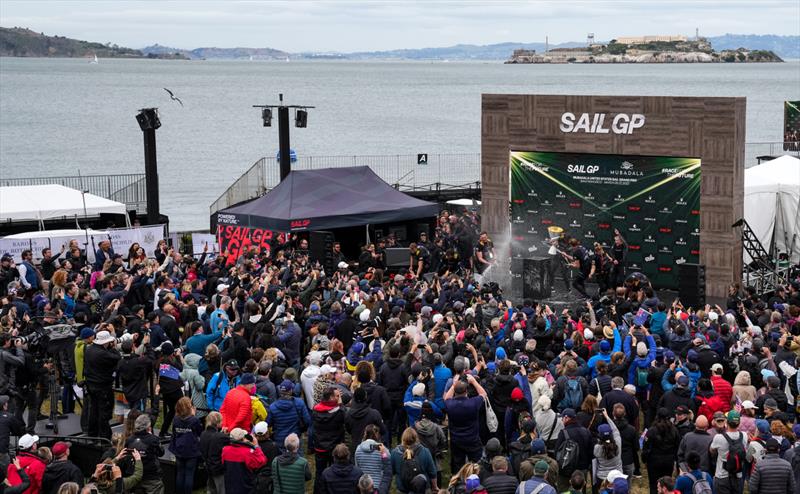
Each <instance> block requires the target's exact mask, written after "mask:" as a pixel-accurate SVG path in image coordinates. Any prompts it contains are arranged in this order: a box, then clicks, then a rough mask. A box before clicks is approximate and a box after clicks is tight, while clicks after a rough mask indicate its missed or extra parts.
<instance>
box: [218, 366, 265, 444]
mask: <svg viewBox="0 0 800 494" xmlns="http://www.w3.org/2000/svg"><path fill="white" fill-rule="evenodd" d="M255 389H256V376H254V375H253V374H249V373H248V374H242V377H241V379H240V380H239V384H238V385H237V386H236V387H235V388H233V389H232V390H230V391H228V393H227V394H226V395H225V399H224V400H223V401H222V406H220V407H219V413H221V414H222V428H223V429H224V430H228V431H232V430H233V429H236V428H237V427H238V428H240V429H244V430H247V431H249V430H250V427H251V426H252V422H253V400H252V396H253V394H254V393H255Z"/></svg>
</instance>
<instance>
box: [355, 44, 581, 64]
mask: <svg viewBox="0 0 800 494" xmlns="http://www.w3.org/2000/svg"><path fill="white" fill-rule="evenodd" d="M578 46H583V43H576V42H568V43H561V44H551V45H549V48H550V49H551V50H552V49H553V48H575V47H578ZM517 49H522V50H536V51H544V50H545V44H544V43H514V42H507V43H496V44H493V45H454V46H447V47H443V48H417V49H400V50H387V51H364V52H355V53H347V54H346V56H347V58H350V59H357V60H366V59H402V60H505V59H506V58H508V54H509V53H511V52H512V51H513V50H517Z"/></svg>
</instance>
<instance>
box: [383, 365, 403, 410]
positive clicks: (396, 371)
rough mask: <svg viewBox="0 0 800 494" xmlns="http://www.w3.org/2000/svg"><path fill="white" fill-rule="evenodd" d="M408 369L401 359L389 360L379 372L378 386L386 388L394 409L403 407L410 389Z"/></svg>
mask: <svg viewBox="0 0 800 494" xmlns="http://www.w3.org/2000/svg"><path fill="white" fill-rule="evenodd" d="M408 375H409V371H408V367H406V366H405V365H403V361H402V360H400V359H399V358H389V359H386V361H385V362H383V365H381V370H380V371H378V384H380V385H381V386H383V387H384V388H386V393H387V394H388V395H389V401H391V403H392V408H398V407H402V406H403V395H404V393H405V391H406V387H408Z"/></svg>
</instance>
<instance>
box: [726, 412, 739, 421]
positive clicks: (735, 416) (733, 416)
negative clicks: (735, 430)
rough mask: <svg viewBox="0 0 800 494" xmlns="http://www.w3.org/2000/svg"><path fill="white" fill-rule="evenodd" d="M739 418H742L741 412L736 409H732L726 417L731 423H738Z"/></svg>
mask: <svg viewBox="0 0 800 494" xmlns="http://www.w3.org/2000/svg"><path fill="white" fill-rule="evenodd" d="M739 418H740V416H739V412H737V411H736V410H731V411H730V412H728V415H726V417H725V419H726V420H727V421H728V422H729V423H731V424H738V423H739Z"/></svg>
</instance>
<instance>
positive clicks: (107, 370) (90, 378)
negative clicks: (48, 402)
mask: <svg viewBox="0 0 800 494" xmlns="http://www.w3.org/2000/svg"><path fill="white" fill-rule="evenodd" d="M114 345H115V338H114V337H113V336H112V335H111V334H110V333H109V332H108V331H100V332H99V333H97V336H95V339H94V342H93V343H92V344H91V345H90V346H88V347H87V348H86V350H85V352H84V370H83V375H84V382H85V383H86V393H87V395H88V396H89V400H88V401H89V417H88V420H89V423H88V434H89V436H92V437H104V438H106V439H111V426H110V425H109V424H108V421H109V420H110V419H111V414H112V412H113V409H114V390H113V388H112V387H113V385H114V373H115V371H116V370H117V365H118V364H119V361H120V359H121V358H122V357H121V356H120V354H119V352H118V351H117V350H116V348H114Z"/></svg>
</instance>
